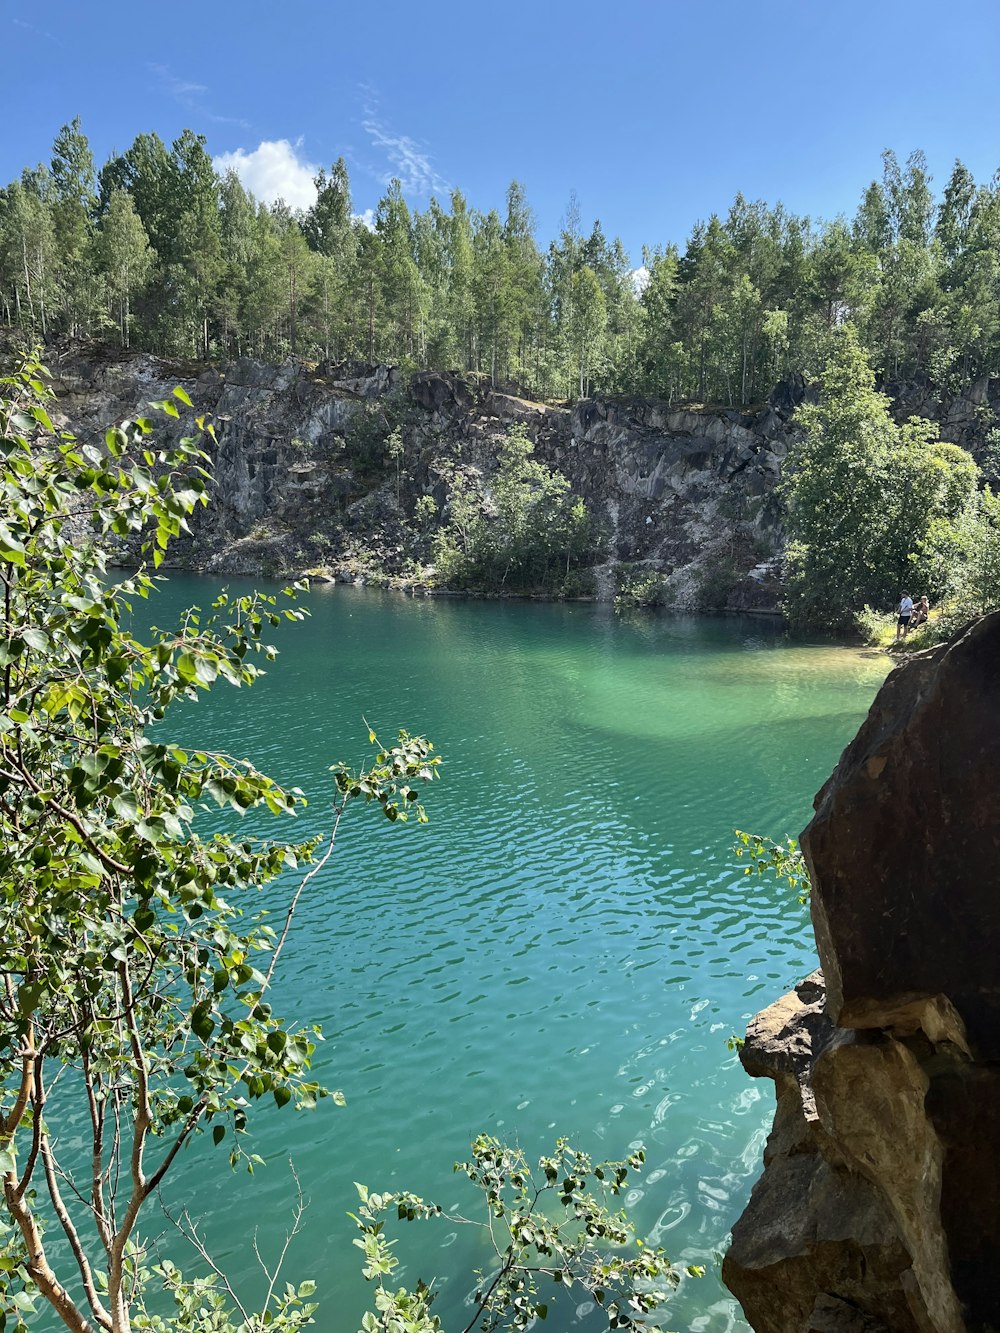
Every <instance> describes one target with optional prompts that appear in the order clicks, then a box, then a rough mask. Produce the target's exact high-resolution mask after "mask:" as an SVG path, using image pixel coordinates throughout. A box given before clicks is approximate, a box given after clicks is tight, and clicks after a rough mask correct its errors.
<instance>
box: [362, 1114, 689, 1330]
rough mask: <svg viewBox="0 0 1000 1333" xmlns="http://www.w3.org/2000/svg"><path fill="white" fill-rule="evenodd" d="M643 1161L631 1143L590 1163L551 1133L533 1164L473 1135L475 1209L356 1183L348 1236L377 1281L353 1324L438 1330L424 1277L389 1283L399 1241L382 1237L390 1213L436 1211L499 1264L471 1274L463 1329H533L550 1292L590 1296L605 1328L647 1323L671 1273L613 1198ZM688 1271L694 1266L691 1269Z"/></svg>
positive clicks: (463, 1168)
mask: <svg viewBox="0 0 1000 1333" xmlns="http://www.w3.org/2000/svg"><path fill="white" fill-rule="evenodd" d="M643 1160H644V1154H643V1153H642V1151H638V1152H634V1153H632V1154H631V1155H630V1156H629V1157H628V1158H627V1159H626V1160H625V1161H623V1162H597V1163H594V1162H592V1161H591V1159H590V1158H589V1157H588V1156H587V1155H586V1154H585V1153H581V1152H577V1151H575V1150H574V1149H573V1148H571V1147H570V1145H569V1143H568V1142H567V1141H566V1140H565V1139H559V1140H557V1142H556V1145H555V1150H554V1152H553V1153H552V1155H551V1156H546V1157H542V1158H541V1159H540V1161H539V1163H538V1168H537V1170H535V1171H533V1170H532V1168H531V1166H530V1165H529V1163H528V1161H527V1159H526V1157H525V1155H524V1153H523V1152H522V1151H521V1150H520V1149H519V1148H516V1147H511V1146H509V1145H507V1144H504V1143H502V1142H501V1141H500V1140H499V1139H496V1138H494V1137H492V1136H490V1135H485V1134H484V1135H480V1137H479V1138H477V1139H476V1140H475V1142H474V1143H473V1144H472V1156H471V1158H470V1159H469V1160H468V1161H465V1162H457V1163H456V1164H455V1170H456V1172H458V1173H460V1174H462V1175H464V1176H466V1177H467V1178H468V1180H470V1181H471V1182H472V1184H473V1185H474V1186H475V1187H476V1188H477V1190H478V1191H479V1192H480V1194H481V1195H482V1200H481V1202H482V1214H483V1215H482V1216H481V1217H479V1218H468V1217H465V1216H464V1215H462V1214H461V1213H458V1212H455V1211H450V1210H449V1211H445V1210H444V1209H443V1208H441V1206H440V1205H439V1204H428V1203H425V1202H424V1200H423V1199H420V1198H417V1197H416V1196H415V1195H412V1194H406V1193H390V1194H373V1193H370V1192H369V1190H368V1189H367V1188H366V1186H364V1185H358V1186H357V1187H356V1188H357V1191H358V1197H359V1205H358V1211H357V1213H352V1214H351V1216H352V1217H353V1219H354V1221H355V1223H356V1224H357V1227H358V1230H359V1231H360V1232H361V1235H360V1236H359V1237H358V1238H357V1239H355V1241H354V1244H355V1245H356V1246H357V1247H358V1248H359V1249H360V1250H361V1251H362V1253H363V1255H364V1267H363V1272H364V1276H365V1277H366V1278H367V1279H368V1280H369V1281H370V1282H374V1283H375V1284H376V1292H375V1298H374V1305H375V1310H374V1312H370V1313H368V1314H366V1315H365V1316H364V1319H363V1320H362V1323H361V1333H380V1331H381V1333H435V1330H437V1329H439V1328H440V1327H441V1325H440V1321H439V1320H438V1318H437V1317H436V1316H435V1315H434V1314H433V1313H432V1310H431V1307H432V1305H433V1301H434V1292H433V1290H432V1289H431V1287H430V1286H428V1285H427V1284H426V1283H425V1282H423V1281H419V1282H418V1283H417V1284H416V1286H415V1287H414V1288H413V1289H412V1290H409V1289H407V1288H405V1287H397V1286H396V1283H397V1281H398V1277H397V1271H398V1269H399V1267H400V1263H399V1259H398V1258H397V1257H396V1255H395V1253H394V1251H395V1247H396V1241H395V1240H390V1239H389V1238H388V1236H387V1234H386V1222H387V1219H388V1218H390V1217H392V1216H393V1215H395V1217H396V1218H397V1220H401V1221H408V1222H412V1221H416V1220H434V1219H443V1220H445V1221H447V1223H448V1224H449V1226H453V1225H454V1224H455V1223H459V1224H462V1225H467V1226H474V1227H478V1228H480V1229H482V1230H483V1231H484V1232H485V1233H486V1235H487V1237H488V1240H489V1249H490V1250H491V1251H492V1253H493V1255H494V1256H495V1261H494V1262H493V1264H492V1266H491V1268H490V1269H488V1270H485V1271H482V1272H479V1273H477V1279H478V1280H477V1284H476V1289H475V1293H474V1295H473V1298H472V1299H473V1312H472V1316H471V1318H470V1319H469V1321H468V1323H467V1325H466V1329H467V1330H470V1329H473V1328H477V1327H478V1328H480V1329H482V1330H484V1333H491V1331H492V1330H494V1329H499V1328H506V1329H526V1328H529V1327H530V1326H531V1325H532V1324H533V1323H534V1322H535V1320H537V1319H545V1317H546V1315H547V1314H548V1309H549V1301H550V1300H551V1299H553V1298H554V1297H555V1296H558V1295H559V1293H560V1292H561V1291H566V1292H567V1295H568V1296H569V1297H570V1298H575V1299H579V1297H580V1296H581V1295H583V1296H585V1297H587V1298H589V1299H590V1300H591V1301H592V1302H593V1303H594V1305H595V1307H596V1308H598V1309H599V1310H601V1311H602V1312H603V1314H604V1316H605V1319H606V1323H607V1327H609V1328H630V1327H633V1326H636V1325H641V1324H644V1323H645V1319H644V1316H646V1315H648V1314H649V1313H650V1312H651V1311H653V1310H655V1309H656V1308H657V1307H658V1306H659V1305H660V1304H661V1303H662V1301H663V1300H664V1299H665V1298H666V1296H667V1295H668V1294H669V1292H670V1290H671V1289H672V1288H673V1287H674V1286H676V1285H677V1282H678V1280H679V1276H678V1274H677V1273H676V1272H675V1271H674V1269H673V1268H672V1266H671V1264H670V1262H669V1260H668V1259H667V1257H666V1255H665V1254H664V1252H663V1251H662V1250H661V1249H652V1248H650V1247H649V1246H647V1245H645V1244H644V1243H643V1242H642V1241H641V1240H640V1239H638V1238H637V1237H636V1235H635V1232H634V1229H633V1227H632V1226H631V1224H630V1223H629V1222H628V1220H627V1218H626V1217H625V1214H624V1213H623V1212H622V1211H621V1210H620V1209H619V1210H612V1207H611V1201H612V1200H613V1199H614V1198H616V1197H617V1196H618V1195H620V1194H621V1193H622V1191H623V1190H624V1189H625V1187H626V1182H627V1180H628V1174H629V1172H630V1171H635V1170H637V1169H638V1168H639V1167H640V1166H641V1165H642V1162H643ZM687 1271H688V1272H689V1273H690V1274H691V1275H692V1276H701V1273H702V1270H701V1269H698V1268H694V1267H692V1268H689V1269H688V1270H687ZM550 1292H551V1293H552V1294H551V1295H550V1294H549V1293H550Z"/></svg>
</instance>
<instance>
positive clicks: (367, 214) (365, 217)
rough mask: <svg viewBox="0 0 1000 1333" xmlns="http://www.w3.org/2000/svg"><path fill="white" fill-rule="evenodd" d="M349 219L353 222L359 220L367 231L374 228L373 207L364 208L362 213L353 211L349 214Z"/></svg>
mask: <svg viewBox="0 0 1000 1333" xmlns="http://www.w3.org/2000/svg"><path fill="white" fill-rule="evenodd" d="M351 220H352V221H353V222H360V223H361V225H362V227H366V228H367V229H368V230H369V231H374V230H375V210H374V208H366V209H365V211H364V212H363V213H353V214H352V215H351Z"/></svg>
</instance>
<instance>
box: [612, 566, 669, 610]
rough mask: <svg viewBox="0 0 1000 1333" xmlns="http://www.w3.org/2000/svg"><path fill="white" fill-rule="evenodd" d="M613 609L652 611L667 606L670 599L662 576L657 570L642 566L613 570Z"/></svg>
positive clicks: (622, 567) (620, 567)
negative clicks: (615, 589) (640, 608)
mask: <svg viewBox="0 0 1000 1333" xmlns="http://www.w3.org/2000/svg"><path fill="white" fill-rule="evenodd" d="M615 583H616V584H617V588H618V590H617V592H616V593H615V609H616V610H618V611H623V610H627V609H629V608H634V607H643V608H645V609H646V610H654V609H656V608H657V607H663V606H667V605H668V603H669V602H670V600H671V599H670V597H669V594H668V590H667V587H666V584H665V583H664V579H663V575H662V574H661V573H659V572H658V571H657V570H652V569H648V568H646V567H645V566H644V565H619V566H618V567H617V568H616V569H615Z"/></svg>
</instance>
